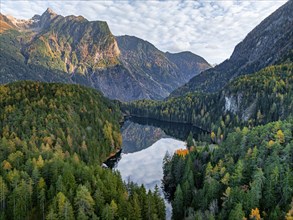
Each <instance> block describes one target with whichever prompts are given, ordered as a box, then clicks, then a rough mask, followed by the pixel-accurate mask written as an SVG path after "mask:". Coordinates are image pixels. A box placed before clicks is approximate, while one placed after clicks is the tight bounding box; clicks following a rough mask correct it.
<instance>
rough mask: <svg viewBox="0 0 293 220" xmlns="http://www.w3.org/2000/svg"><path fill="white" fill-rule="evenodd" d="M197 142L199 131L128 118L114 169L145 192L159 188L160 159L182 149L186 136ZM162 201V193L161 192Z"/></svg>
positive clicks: (160, 174) (168, 215)
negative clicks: (119, 154) (142, 186)
mask: <svg viewBox="0 0 293 220" xmlns="http://www.w3.org/2000/svg"><path fill="white" fill-rule="evenodd" d="M190 131H191V132H192V133H193V136H194V137H195V138H197V135H198V134H200V133H202V132H203V131H202V130H200V129H198V128H196V127H193V126H191V125H186V124H179V123H167V122H160V121H156V120H149V119H141V118H131V119H130V120H128V121H126V122H125V123H124V125H123V127H122V128H121V132H122V140H123V143H122V155H121V159H120V160H119V162H118V163H117V164H116V166H115V169H117V170H119V171H120V173H121V176H122V179H123V180H124V181H126V182H128V181H129V180H130V181H133V182H134V183H137V184H139V185H140V184H144V186H145V188H146V189H147V190H148V189H150V190H154V188H155V186H156V185H158V186H159V188H161V179H162V177H163V169H162V165H163V158H164V156H165V154H166V152H168V153H169V154H170V155H172V154H174V152H175V151H176V150H177V149H180V148H185V147H186V144H185V142H184V141H183V140H186V138H187V136H188V134H189V132H190ZM161 195H162V197H163V192H162V191H161ZM166 206H167V211H166V216H167V219H170V218H171V206H170V204H168V203H167V202H166Z"/></svg>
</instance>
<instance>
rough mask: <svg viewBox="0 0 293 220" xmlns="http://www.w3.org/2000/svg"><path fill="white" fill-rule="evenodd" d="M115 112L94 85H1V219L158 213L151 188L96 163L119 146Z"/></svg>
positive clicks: (161, 206)
mask: <svg viewBox="0 0 293 220" xmlns="http://www.w3.org/2000/svg"><path fill="white" fill-rule="evenodd" d="M120 119H121V114H120V111H119V109H118V108H117V106H116V105H114V104H112V103H111V102H110V101H108V100H107V99H105V98H104V97H103V96H102V95H101V94H100V93H98V92H96V91H95V90H93V89H86V88H84V87H81V86H78V85H62V84H46V83H37V82H23V81H22V82H17V83H13V84H8V85H3V86H0V151H1V154H0V161H1V169H0V203H1V207H0V211H1V212H0V218H1V219H117V217H118V216H119V217H120V218H122V219H123V218H126V219H139V218H142V219H148V218H149V217H150V216H151V218H153V219H164V218H165V206H164V202H163V201H162V199H161V198H160V197H159V193H158V191H155V192H154V193H152V192H148V193H147V192H146V190H145V188H144V187H138V186H136V185H134V184H131V183H130V184H128V185H125V184H124V183H123V182H122V180H121V177H120V175H119V173H116V172H112V171H111V170H107V169H103V168H101V167H100V165H101V162H102V161H104V160H105V159H106V158H107V157H108V156H109V155H110V154H111V153H112V152H115V151H116V150H117V149H118V148H120V145H121V135H120V131H119V128H120V126H119V121H120ZM145 207H147V208H145Z"/></svg>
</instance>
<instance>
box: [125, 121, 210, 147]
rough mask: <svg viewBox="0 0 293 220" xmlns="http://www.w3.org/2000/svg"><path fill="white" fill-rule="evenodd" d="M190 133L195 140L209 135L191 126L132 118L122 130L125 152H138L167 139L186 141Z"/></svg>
mask: <svg viewBox="0 0 293 220" xmlns="http://www.w3.org/2000/svg"><path fill="white" fill-rule="evenodd" d="M190 132H191V133H192V135H193V138H194V139H195V140H198V139H199V136H203V135H204V134H206V133H207V132H206V131H203V130H202V129H200V128H198V127H195V126H192V125H191V124H184V123H173V122H172V123H171V122H164V121H158V120H154V119H146V118H138V117H131V118H129V119H128V120H127V121H126V122H125V123H124V125H123V126H122V128H121V133H122V140H123V142H122V148H123V152H124V153H132V152H137V151H139V150H142V149H145V148H147V147H149V146H151V145H152V144H153V143H155V142H156V141H158V140H160V139H161V138H165V137H172V138H174V139H178V140H182V141H185V140H186V139H187V137H188V135H189V133H190Z"/></svg>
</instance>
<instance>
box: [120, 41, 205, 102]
mask: <svg viewBox="0 0 293 220" xmlns="http://www.w3.org/2000/svg"><path fill="white" fill-rule="evenodd" d="M116 39H117V42H118V45H119V48H120V50H121V56H120V60H121V62H122V64H123V65H124V66H125V67H126V68H127V69H128V70H129V71H130V72H131V74H132V75H133V76H134V77H135V78H136V80H137V81H139V82H140V83H141V84H143V85H142V86H143V87H144V89H145V91H146V92H147V94H150V95H149V97H147V98H149V99H162V98H164V97H166V96H167V95H168V94H169V93H170V92H171V91H173V90H174V89H176V88H178V87H179V86H180V85H183V84H184V82H187V81H188V80H189V79H190V78H191V76H195V75H196V74H198V73H200V72H201V71H202V70H204V69H207V68H209V67H210V65H209V64H208V63H207V61H205V60H204V59H203V58H201V57H199V56H197V55H195V54H192V53H190V52H186V53H188V54H191V56H190V59H189V60H185V61H183V60H184V58H185V57H184V53H182V54H174V55H173V56H174V57H177V58H180V59H181V62H178V63H176V62H174V58H173V56H171V54H170V53H166V54H165V53H163V52H162V51H160V50H158V49H157V48H156V47H155V46H154V45H152V44H151V43H149V42H147V41H144V40H142V39H140V38H137V37H134V36H119V37H116Z"/></svg>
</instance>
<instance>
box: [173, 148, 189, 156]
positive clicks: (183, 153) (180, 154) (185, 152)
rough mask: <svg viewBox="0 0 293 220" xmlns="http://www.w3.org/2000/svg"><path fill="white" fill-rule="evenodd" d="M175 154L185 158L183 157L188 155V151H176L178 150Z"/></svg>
mask: <svg viewBox="0 0 293 220" xmlns="http://www.w3.org/2000/svg"><path fill="white" fill-rule="evenodd" d="M175 153H176V154H177V155H179V156H183V157H185V155H187V154H188V153H189V151H188V149H178V150H176V152H175Z"/></svg>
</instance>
